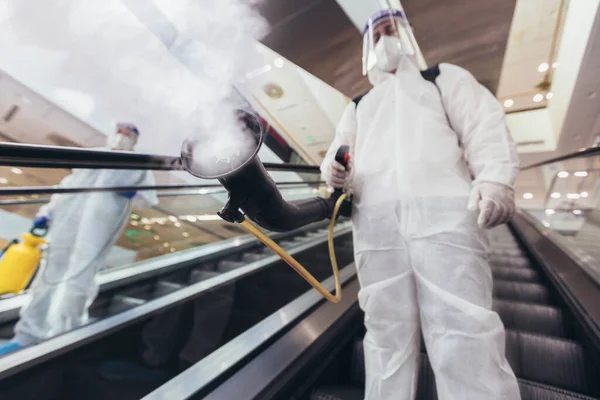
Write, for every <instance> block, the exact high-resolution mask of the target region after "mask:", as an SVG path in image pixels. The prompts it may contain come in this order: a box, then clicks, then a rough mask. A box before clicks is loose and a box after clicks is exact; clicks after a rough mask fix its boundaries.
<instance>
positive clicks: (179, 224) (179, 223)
mask: <svg viewBox="0 0 600 400" xmlns="http://www.w3.org/2000/svg"><path fill="white" fill-rule="evenodd" d="M173 225H175V227H177V228H179V227H180V226H181V222H175V223H174V224H173Z"/></svg>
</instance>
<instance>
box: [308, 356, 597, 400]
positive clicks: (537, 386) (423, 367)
mask: <svg viewBox="0 0 600 400" xmlns="http://www.w3.org/2000/svg"><path fill="white" fill-rule="evenodd" d="M419 364H420V368H419V383H418V386H417V396H416V399H417V400H437V398H438V397H437V392H436V388H435V377H434V374H433V370H432V369H431V365H430V364H429V360H428V358H427V356H425V355H421V362H420V363H419ZM519 389H520V391H521V399H522V400H595V399H594V398H592V397H588V396H585V395H582V394H580V393H576V392H571V391H569V390H564V389H560V388H556V387H552V386H549V385H544V384H541V383H537V382H532V381H529V380H526V379H519ZM356 390H357V391H358V392H360V393H362V391H360V390H358V389H356ZM323 399H326V398H323ZM311 400H322V399H320V398H314V399H313V398H311ZM343 400H345V399H343ZM507 400H508V399H507Z"/></svg>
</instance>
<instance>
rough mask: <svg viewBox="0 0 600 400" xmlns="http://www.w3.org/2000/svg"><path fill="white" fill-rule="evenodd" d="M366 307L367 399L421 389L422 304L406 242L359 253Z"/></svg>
mask: <svg viewBox="0 0 600 400" xmlns="http://www.w3.org/2000/svg"><path fill="white" fill-rule="evenodd" d="M355 259H356V265H357V268H358V278H359V281H360V285H361V290H360V292H359V295H358V299H359V303H360V307H361V308H362V310H363V311H364V313H365V326H366V327H367V334H366V336H365V339H364V350H365V372H366V386H365V399H367V400H387V399H390V400H391V399H393V400H412V399H413V398H414V396H415V393H416V389H417V374H418V370H419V369H418V358H419V349H420V339H421V336H420V325H419V309H418V305H417V293H416V287H415V277H414V273H413V271H412V269H411V267H410V259H409V254H408V248H406V247H405V248H403V249H402V248H401V249H395V250H375V251H362V252H359V253H357V254H356V256H355Z"/></svg>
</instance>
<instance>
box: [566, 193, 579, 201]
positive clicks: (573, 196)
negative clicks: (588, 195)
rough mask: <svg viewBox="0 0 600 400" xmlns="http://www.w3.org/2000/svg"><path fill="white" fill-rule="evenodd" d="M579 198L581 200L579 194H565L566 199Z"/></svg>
mask: <svg viewBox="0 0 600 400" xmlns="http://www.w3.org/2000/svg"><path fill="white" fill-rule="evenodd" d="M579 198H581V195H580V194H579V193H567V199H571V200H577V199H579Z"/></svg>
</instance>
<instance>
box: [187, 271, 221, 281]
mask: <svg viewBox="0 0 600 400" xmlns="http://www.w3.org/2000/svg"><path fill="white" fill-rule="evenodd" d="M217 275H219V273H218V272H216V271H207V270H204V269H195V270H193V271H192V272H191V273H190V279H189V282H190V284H193V283H196V282H200V281H204V280H206V279H209V278H212V277H214V276H217Z"/></svg>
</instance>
